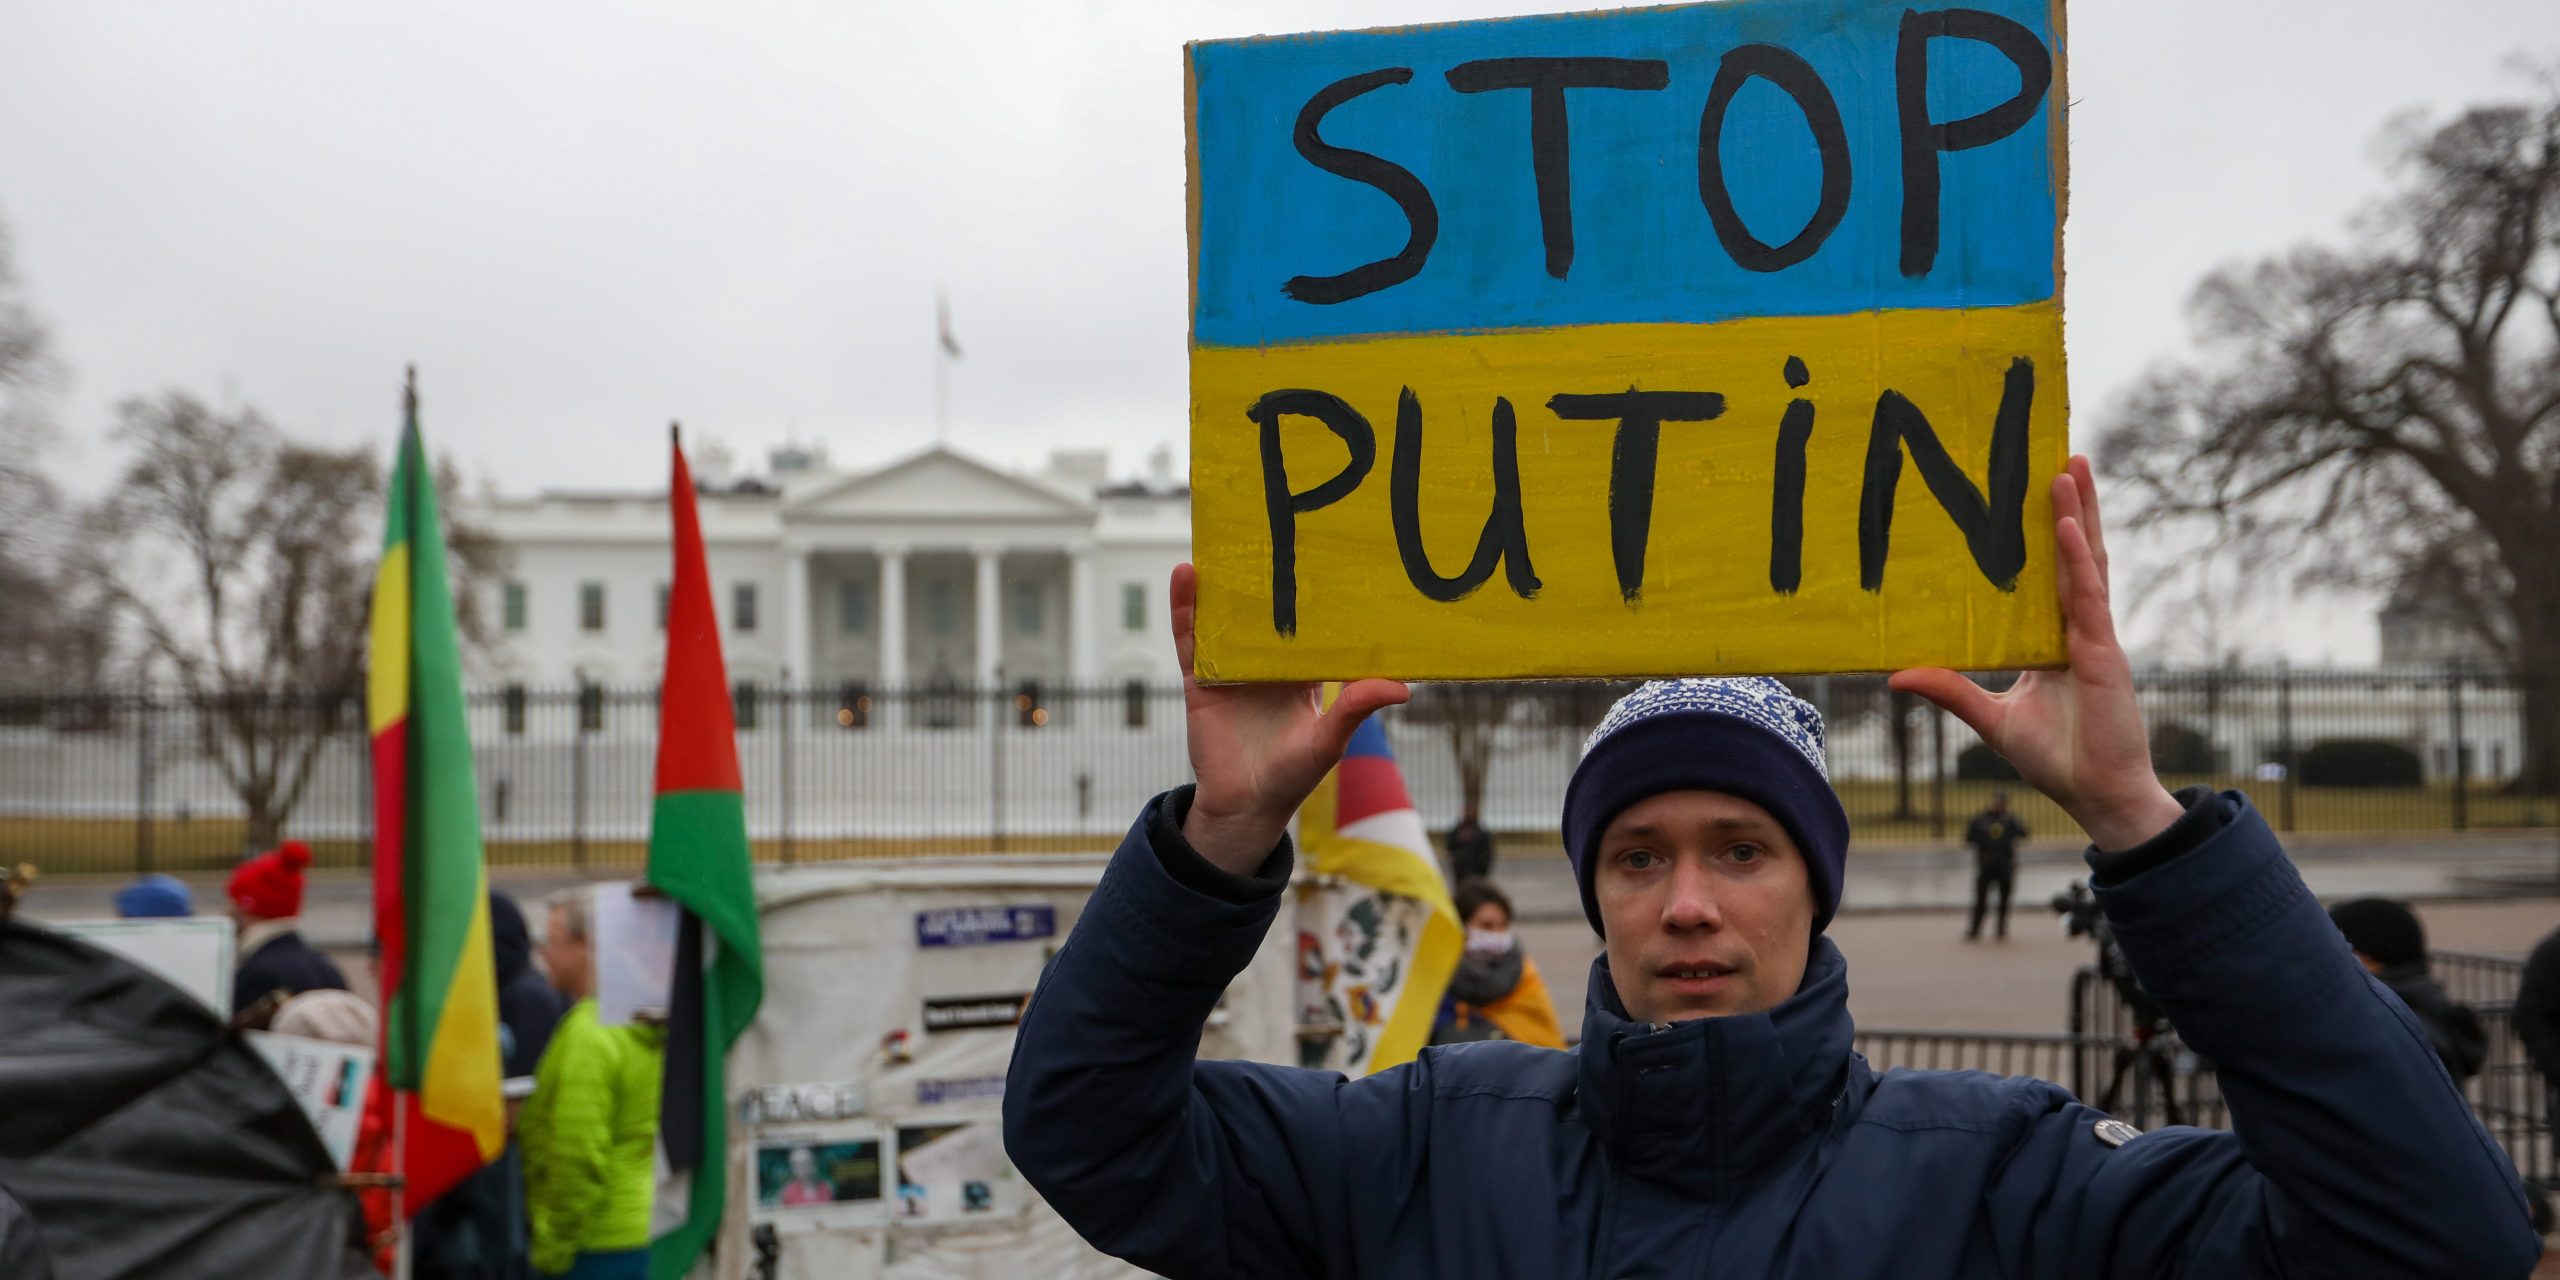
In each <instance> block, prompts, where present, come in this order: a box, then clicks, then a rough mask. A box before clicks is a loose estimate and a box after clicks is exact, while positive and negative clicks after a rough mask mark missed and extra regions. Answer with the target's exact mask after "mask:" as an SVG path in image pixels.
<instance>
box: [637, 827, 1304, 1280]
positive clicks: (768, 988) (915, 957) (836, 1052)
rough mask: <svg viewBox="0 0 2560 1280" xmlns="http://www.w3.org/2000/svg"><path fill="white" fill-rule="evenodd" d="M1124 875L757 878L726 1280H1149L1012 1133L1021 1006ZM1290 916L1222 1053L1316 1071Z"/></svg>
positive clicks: (1076, 863) (1054, 865)
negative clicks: (1010, 1079)
mask: <svg viewBox="0 0 2560 1280" xmlns="http://www.w3.org/2000/svg"><path fill="white" fill-rule="evenodd" d="M1105 861H1106V859H1105V858H1103V857H1101V856H1098V855H1056V856H991V857H979V858H969V859H965V860H918V861H912V862H909V861H882V862H876V863H863V864H852V865H844V864H840V865H835V866H818V867H796V868H790V867H786V868H760V869H758V871H757V873H756V880H755V885H756V902H757V907H758V909H759V921H758V924H759V928H760V929H761V931H762V934H763V952H764V963H765V981H764V1003H763V1007H762V1008H761V1009H759V1010H758V1012H757V1015H756V1019H755V1021H754V1022H753V1023H752V1024H750V1025H749V1026H748V1028H747V1030H746V1032H745V1034H744V1035H742V1036H741V1037H740V1038H739V1040H738V1043H737V1046H736V1048H735V1049H734V1050H733V1051H732V1052H731V1054H730V1057H729V1062H728V1072H729V1078H728V1086H729V1092H730V1096H731V1098H732V1100H733V1102H734V1103H735V1106H734V1108H733V1111H732V1115H733V1117H734V1118H735V1120H736V1123H734V1124H733V1125H732V1126H731V1128H730V1131H729V1152H728V1154H729V1158H730V1160H731V1162H732V1163H731V1170H730V1176H729V1179H728V1185H729V1212H728V1213H727V1214H725V1215H724V1216H723V1219H722V1240H721V1244H720V1248H719V1250H718V1257H719V1259H720V1263H719V1267H718V1269H717V1275H718V1276H719V1277H720V1278H721V1280H732V1278H733V1277H744V1276H748V1275H758V1274H763V1273H760V1272H757V1271H755V1270H754V1269H753V1265H754V1260H755V1259H756V1258H757V1256H758V1254H759V1252H766V1253H770V1254H772V1255H773V1256H774V1262H773V1266H774V1270H773V1271H772V1272H771V1274H772V1275H773V1276H774V1277H775V1280H801V1278H815V1277H827V1278H829V1280H836V1278H839V1277H843V1278H847V1280H853V1278H860V1277H883V1278H886V1277H897V1278H900V1280H974V1278H979V1277H984V1278H986V1280H997V1278H999V1277H1002V1278H1007V1280H1009V1278H1010V1277H1015V1276H1023V1275H1040V1276H1056V1277H1065V1278H1067V1280H1085V1278H1092V1280H1100V1278H1102V1277H1120V1276H1135V1275H1142V1274H1144V1273H1142V1272H1138V1271H1135V1270H1133V1269H1131V1268H1130V1267H1129V1266H1128V1265H1127V1264H1126V1263H1122V1262H1119V1261H1117V1260H1115V1259H1112V1258H1109V1257H1106V1256H1104V1255H1102V1254H1100V1253H1097V1252H1095V1251H1094V1250H1093V1249H1092V1247H1091V1246H1088V1245H1087V1244H1085V1243H1084V1241H1083V1240H1081V1239H1080V1238H1078V1237H1077V1235H1076V1234H1075V1232H1074V1230H1073V1229H1072V1228H1070V1227H1068V1226H1067V1224H1066V1223H1065V1222H1064V1221H1063V1220H1061V1219H1060V1218H1059V1217H1058V1216H1057V1215H1056V1214H1055V1213H1054V1212H1052V1211H1050V1210H1049V1208H1048V1207H1047V1206H1046V1205H1044V1204H1041V1203H1040V1202H1039V1200H1038V1198H1037V1197H1036V1196H1034V1195H1033V1194H1032V1193H1031V1191H1030V1189H1029V1187H1028V1186H1027V1185H1025V1184H1024V1183H1023V1182H1022V1180H1021V1178H1020V1176H1019V1175H1017V1174H1015V1173H1013V1171H1012V1169H1011V1166H1010V1165H1009V1164H1008V1163H1006V1162H1005V1160H1004V1154H1003V1144H1002V1141H1001V1133H1000V1121H999V1109H1000V1107H1001V1104H1002V1100H1003V1088H1004V1074H1005V1068H1006V1066H1007V1064H1008V1062H1009V1061H1010V1060H1011V1058H1012V1055H1013V1039H1014V1022H1015V1020H1016V1019H1017V1018H1018V1017H1019V1016H1020V1004H1021V1000H1022V998H1023V997H1025V996H1027V995H1028V994H1029V993H1030V992H1031V990H1032V989H1033V987H1035V986H1036V985H1037V984H1038V982H1039V979H1040V975H1041V973H1042V971H1043V970H1044V969H1045V967H1046V965H1047V963H1048V959H1049V957H1050V956H1051V955H1052V954H1054V953H1055V951H1056V950H1057V948H1058V946H1059V944H1061V943H1063V942H1065V941H1066V938H1067V934H1068V932H1069V931H1070V930H1072V929H1073V928H1074V927H1075V923H1076V920H1077V918H1078V917H1079V916H1080V915H1081V914H1082V913H1083V910H1084V904H1085V900H1086V899H1087V898H1088V897H1089V896H1090V895H1091V894H1092V892H1093V887H1094V885H1095V884H1096V883H1097V882H1099V881H1100V879H1101V877H1102V869H1103V866H1104V864H1105ZM1290 920H1291V917H1290V916H1289V915H1287V914H1284V915H1283V916H1282V919H1281V921H1280V922H1279V923H1278V924H1277V925H1276V926H1275V927H1274V928H1273V929H1272V930H1271V933H1270V936H1269V937H1267V938H1266V939H1265V940H1264V942H1263V946H1262V949H1261V950H1260V951H1259V952H1257V953H1256V954H1255V957H1254V960H1253V963H1252V964H1251V965H1250V966H1249V967H1248V968H1247V969H1246V971H1245V972H1244V973H1243V974H1242V975H1240V976H1239V977H1238V978H1237V980H1236V982H1235V983H1234V984H1233V986H1231V987H1230V988H1229V990H1228V993H1227V998H1226V1000H1225V1001H1224V1003H1223V1004H1222V1005H1221V1006H1220V1008H1219V1010H1218V1012H1217V1013H1216V1014H1215V1015H1214V1016H1213V1017H1212V1018H1211V1020H1210V1024H1209V1026H1208V1028H1207V1030H1206V1032H1205V1033H1204V1034H1203V1036H1202V1038H1201V1048H1200V1052H1201V1054H1202V1056H1204V1057H1213V1058H1251V1059H1255V1060H1258V1061H1265V1062H1284V1063H1295V1062H1297V1061H1299V1059H1300V1051H1299V1047H1298V1042H1297V1035H1296V1030H1297V1028H1296V1008H1295V1002H1296V999H1297V992H1296V982H1297V972H1296V963H1297V948H1298V938H1297V937H1296V930H1295V929H1294V928H1292V927H1291V925H1290ZM600 942H601V940H600ZM795 1152H806V1153H808V1154H807V1155H805V1156H798V1157H795V1155H794V1153H795ZM795 1159H796V1162H797V1165H798V1171H797V1174H796V1175H795V1169H794V1165H795ZM795 1183H796V1184H797V1185H799V1186H800V1187H802V1188H804V1190H800V1191H795V1190H793V1187H794V1184H795Z"/></svg>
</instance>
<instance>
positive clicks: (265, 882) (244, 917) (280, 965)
mask: <svg viewBox="0 0 2560 1280" xmlns="http://www.w3.org/2000/svg"><path fill="white" fill-rule="evenodd" d="M310 865H311V847H310V846H309V845H306V844H304V843H302V842H301V841H299V840H287V841H285V842H284V843H283V844H280V845H278V846H276V847H275V848H273V849H269V850H267V851H266V852H265V853H262V854H259V855H258V856H257V857H254V858H251V859H249V860H248V861H246V862H243V863H241V864H240V866H239V868H238V869H237V870H235V871H233V872H232V873H231V882H230V883H229V884H226V885H224V886H223V892H224V893H226V894H229V895H230V897H231V922H232V923H233V924H235V925H237V926H239V929H240V969H239V972H238V974H237V975H236V976H234V977H233V979H232V981H231V1012H232V1014H233V1015H234V1016H237V1015H238V1014H240V1013H243V1012H245V1011H247V1009H248V1008H249V1006H251V1005H254V1004H256V1003H257V1002H258V1001H260V1000H262V999H265V998H266V996H267V995H268V993H270V992H276V991H281V992H283V993H285V994H286V995H297V996H298V995H301V994H302V993H303V992H305V991H344V990H346V989H347V977H346V975H345V974H343V973H340V972H338V966H336V965H335V964H332V963H330V962H329V957H327V956H325V955H322V954H320V952H319V951H318V950H316V949H314V948H313V947H312V945H311V944H310V943H307V942H304V941H303V940H302V869H303V868H304V867H307V866H310Z"/></svg>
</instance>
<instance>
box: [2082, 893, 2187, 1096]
mask: <svg viewBox="0 0 2560 1280" xmlns="http://www.w3.org/2000/svg"><path fill="white" fill-rule="evenodd" d="M2053 912H2054V914H2055V915H2058V916H2061V917H2062V927H2063V930H2064V931H2065V932H2066V933H2068V934H2069V935H2070V936H2072V937H2074V938H2079V937H2086V938H2088V939H2089V940H2090V941H2091V942H2094V943H2096V944H2097V945H2098V973H2099V975H2100V976H2101V977H2104V978H2105V979H2106V980H2107V984H2108V986H2109V987H2111V988H2112V989H2113V990H2114V991H2115V993H2116V999H2117V1000H2119V1001H2121V1002H2123V1004H2124V1008H2125V1012H2126V1014H2127V1015H2129V1017H2130V1019H2131V1025H2129V1026H2127V1027H2125V1028H2123V1029H2122V1031H2121V1033H2120V1038H2119V1039H2117V1041H2116V1043H2115V1046H2114V1052H2113V1056H2114V1063H2113V1067H2114V1069H2113V1071H2112V1072H2110V1073H2109V1077H2108V1080H2107V1086H2106V1090H2105V1092H2103V1093H2101V1094H2100V1095H2099V1096H2098V1097H2097V1098H2096V1099H2094V1101H2095V1102H2096V1104H2097V1107H2098V1109H2099V1110H2101V1111H2104V1112H2107V1113H2109V1114H2111V1115H2114V1114H2121V1112H2120V1111H2119V1108H2118V1105H2117V1104H2118V1103H2119V1101H2121V1100H2122V1099H2123V1098H2124V1094H2125V1086H2126V1085H2128V1084H2130V1085H2132V1086H2133V1099H2132V1114H2134V1115H2135V1116H2136V1117H2139V1118H2141V1119H2142V1120H2144V1121H2147V1120H2148V1119H2149V1116H2150V1112H2151V1105H2152V1099H2153V1096H2154V1093H2155V1091H2156V1093H2157V1097H2158V1100H2159V1105H2160V1108H2161V1112H2162V1114H2163V1116H2164V1117H2165V1118H2166V1119H2167V1121H2168V1122H2169V1123H2170V1124H2178V1123H2181V1122H2182V1120H2183V1118H2184V1117H2183V1115H2182V1108H2181V1107H2180V1106H2179V1102H2178V1077H2179V1075H2180V1074H2181V1073H2180V1070H2179V1063H2178V1061H2177V1060H2176V1059H2173V1058H2172V1057H2171V1055H2170V1054H2169V1053H2168V1051H2167V1048H2166V1046H2167V1045H2168V1044H2169V1043H2170V1041H2169V1039H2168V1038H2167V1036H2166V1033H2167V1032H2168V1031H2169V1030H2170V1027H2169V1014H2168V1011H2167V1010H2165V1009H2163V1008H2161V1007H2160V1002H2159V1001H2158V1000H2155V999H2153V998H2152V996H2151V993H2150V992H2148V991H2145V990H2143V988H2142V981H2141V980H2140V979H2138V978H2136V977H2134V976H2133V965H2132V963H2131V962H2129V961H2127V960H2126V959H2125V956H2124V949H2123V948H2122V947H2120V946H2118V945H2117V944H2116V933H2115V929H2114V927H2113V926H2112V925H2110V924H2109V923H2108V922H2107V914H2106V912H2105V911H2103V910H2101V909H2100V908H2099V906H2098V895H2097V894H2096V893H2095V892H2093V891H2091V889H2090V888H2089V885H2088V883H2087V882H2086V881H2080V880H2075V881H2072V882H2071V887H2070V888H2068V889H2065V890H2064V891H2062V892H2061V893H2057V894H2055V895H2054V896H2053Z"/></svg>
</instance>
